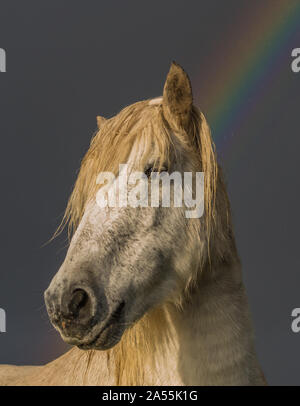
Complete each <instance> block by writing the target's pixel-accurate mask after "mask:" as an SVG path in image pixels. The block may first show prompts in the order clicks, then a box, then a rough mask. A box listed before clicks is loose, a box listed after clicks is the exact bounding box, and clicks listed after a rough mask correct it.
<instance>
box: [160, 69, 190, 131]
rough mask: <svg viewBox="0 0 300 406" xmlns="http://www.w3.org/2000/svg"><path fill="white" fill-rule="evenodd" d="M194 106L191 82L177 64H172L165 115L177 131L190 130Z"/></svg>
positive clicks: (164, 107) (167, 87) (167, 85)
mask: <svg viewBox="0 0 300 406" xmlns="http://www.w3.org/2000/svg"><path fill="white" fill-rule="evenodd" d="M192 106H193V95H192V87H191V82H190V79H189V77H188V75H187V74H186V73H185V71H184V70H183V69H182V67H181V66H180V65H178V64H177V63H176V62H172V65H171V67H170V71H169V73H168V75H167V79H166V83H165V86H164V92H163V102H162V107H163V114H164V117H165V119H166V120H167V121H168V123H169V125H170V126H171V127H173V128H175V129H178V128H179V129H180V128H181V129H184V130H188V128H189V124H190V120H191V112H192Z"/></svg>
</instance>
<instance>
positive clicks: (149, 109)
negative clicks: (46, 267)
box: [55, 100, 232, 385]
mask: <svg viewBox="0 0 300 406" xmlns="http://www.w3.org/2000/svg"><path fill="white" fill-rule="evenodd" d="M171 134H172V135H173V136H174V135H175V137H177V138H178V139H179V140H180V142H181V145H183V146H184V148H186V150H188V151H189V153H190V154H193V155H194V157H196V159H197V160H198V163H199V167H200V168H201V170H202V171H203V172H204V173H205V176H204V179H205V184H204V193H205V194H204V202H205V215H204V218H205V221H204V223H202V224H204V226H205V232H204V233H203V232H202V233H201V234H202V236H203V235H205V238H206V247H207V253H208V257H209V244H210V243H209V241H210V236H212V237H213V238H214V239H216V238H217V237H215V235H218V234H219V237H218V239H219V244H217V248H216V253H217V256H218V257H224V250H226V251H227V252H230V249H229V245H228V244H227V248H224V249H223V248H222V247H225V246H226V243H224V242H225V241H226V239H227V240H230V236H229V238H227V236H226V232H224V228H226V229H228V224H229V223H230V220H229V218H230V213H229V203H228V198H227V194H226V191H225V187H224V185H223V182H222V180H221V178H220V173H219V170H218V165H217V160H216V153H215V146H214V143H213V141H212V138H211V133H210V129H209V126H208V124H207V121H206V119H205V117H204V115H203V113H202V112H200V110H198V108H196V107H194V106H193V108H192V114H191V125H190V131H189V134H187V133H185V132H182V131H181V132H180V131H171V129H170V127H169V125H168V123H167V122H166V120H165V118H164V116H163V112H162V105H161V104H151V103H149V100H146V101H141V102H137V103H135V104H132V105H130V106H128V107H126V108H124V109H123V110H122V111H121V112H120V113H119V114H117V115H116V116H115V117H112V118H110V119H107V120H103V121H102V122H101V126H100V129H99V130H98V131H97V132H96V134H95V135H94V137H93V138H92V140H91V143H90V147H89V149H88V151H87V153H86V155H85V156H84V158H83V160H82V163H81V167H80V171H79V174H78V177H77V180H76V182H75V186H74V189H73V192H72V194H71V196H70V199H69V201H68V204H67V208H66V211H65V214H64V217H63V220H62V222H61V224H60V226H59V228H58V230H57V231H56V234H55V235H57V234H58V233H59V232H61V231H62V230H63V228H64V227H65V226H67V227H68V234H69V237H71V236H72V234H73V233H74V232H75V230H76V228H77V226H78V225H79V223H80V221H81V218H82V216H83V213H84V210H85V207H86V205H87V203H88V202H89V201H90V200H91V199H93V198H94V197H95V195H96V192H97V184H96V178H97V176H98V174H99V173H100V172H103V171H111V172H113V173H115V174H116V173H117V172H118V166H119V163H125V162H127V159H128V157H129V155H130V153H131V151H132V148H133V145H134V144H135V143H136V142H141V143H142V145H143V157H144V158H145V159H146V157H147V152H148V151H149V149H150V147H151V146H152V145H153V142H154V143H155V144H156V146H157V147H158V150H159V161H160V162H159V164H160V163H161V164H163V163H164V162H166V160H168V159H169V156H170V151H171V148H172V146H173V141H172V137H171ZM143 157H142V159H143ZM217 188H218V189H219V190H220V193H221V195H220V196H219V197H218V199H217V198H216V196H217ZM217 200H220V202H219V204H218V202H217ZM218 211H221V212H222V215H221V218H220V219H219V218H218V217H219V216H218V217H217V212H218ZM218 215H219V213H218ZM200 220H201V219H200ZM196 221H197V224H200V222H199V220H198V219H197V220H196ZM193 224H195V223H193ZM229 229H230V227H229ZM213 244H214V245H216V243H215V241H214V242H213ZM230 248H231V251H232V246H231V247H230ZM218 250H219V251H218ZM222 250H223V251H222ZM191 282H195V280H193V277H192V276H191ZM177 305H178V306H180V303H178V304H177ZM170 326H171V323H170V322H169V321H168V312H166V308H165V307H164V306H161V307H160V308H158V309H156V310H154V311H151V312H149V313H148V314H146V315H145V316H144V317H143V318H142V319H141V320H140V321H138V322H137V323H136V324H135V325H134V326H132V327H129V328H128V329H127V330H126V331H125V333H124V335H123V337H122V339H121V341H120V343H119V344H117V345H116V346H115V347H114V348H112V349H111V350H108V351H106V355H107V361H108V362H107V365H108V366H110V367H111V368H113V370H114V375H115V381H116V385H137V384H139V385H142V384H143V381H144V375H143V374H144V370H145V365H146V364H147V363H148V364H149V365H151V368H152V370H155V365H153V364H154V363H155V356H154V354H155V353H157V352H158V351H160V352H161V354H163V353H166V352H167V349H168V348H169V349H170V348H171V345H176V344H174V342H173V343H172V338H171V337H172V335H173V334H171V333H170V328H171V327H170ZM95 357H96V351H88V352H87V356H86V358H85V359H86V361H85V363H84V365H85V368H86V371H87V374H88V371H89V368H90V366H91V365H92V364H93V359H94V358H95ZM156 367H157V366H156Z"/></svg>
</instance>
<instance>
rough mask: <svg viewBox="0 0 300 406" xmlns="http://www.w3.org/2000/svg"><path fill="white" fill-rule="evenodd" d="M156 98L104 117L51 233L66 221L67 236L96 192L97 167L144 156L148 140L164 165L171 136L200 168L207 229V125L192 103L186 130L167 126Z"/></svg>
mask: <svg viewBox="0 0 300 406" xmlns="http://www.w3.org/2000/svg"><path fill="white" fill-rule="evenodd" d="M160 100H161V99H160V98H157V99H152V100H150V102H149V100H146V101H141V102H137V103H135V104H132V105H130V106H128V107H125V108H124V109H123V110H121V112H120V113H119V114H117V115H116V116H114V117H112V118H110V119H108V120H104V122H103V124H102V126H101V128H100V129H99V130H98V131H97V132H96V134H95V135H94V137H93V138H92V140H91V143H90V147H89V149H88V151H87V153H86V155H85V156H84V158H83V160H82V163H81V167H80V171H79V174H78V177H77V180H76V182H75V185H74V188H73V192H72V194H71V196H70V198H69V201H68V205H67V208H66V211H65V215H64V217H63V220H62V223H61V224H60V226H59V228H58V230H57V232H56V233H55V235H57V234H58V233H59V232H61V231H62V230H63V228H64V227H65V226H68V230H69V236H72V234H73V233H74V231H75V230H76V228H77V226H78V225H79V223H80V220H81V218H82V216H83V213H84V210H85V207H86V204H87V203H88V202H89V201H90V200H91V199H93V198H94V197H95V195H96V192H97V184H96V179H97V176H98V175H99V173H100V172H104V171H109V172H113V173H115V174H117V172H118V169H119V164H120V163H126V162H127V161H128V159H129V157H131V158H132V159H133V160H134V158H137V157H138V159H139V160H140V162H141V163H143V162H146V160H147V158H148V157H149V153H150V150H151V148H152V146H153V144H154V145H155V147H156V151H157V161H158V162H156V164H157V165H158V166H160V165H163V164H164V163H165V162H166V161H168V160H169V159H170V151H171V150H172V149H173V150H174V149H175V147H174V142H173V140H174V137H175V138H177V139H178V140H179V142H180V143H181V145H182V146H183V147H184V148H186V149H187V150H188V152H189V153H190V154H191V156H192V155H193V156H194V157H195V158H196V160H198V162H199V165H200V166H199V167H200V168H201V170H202V171H203V172H204V173H205V175H204V176H205V196H204V200H205V217H206V225H207V234H208V235H209V234H210V230H211V228H212V226H213V223H214V222H215V215H216V213H215V198H216V187H217V162H216V156H215V150H214V144H213V141H212V138H211V135H210V129H209V127H208V124H207V122H206V119H205V117H204V115H203V114H202V113H201V112H200V111H199V110H198V109H197V108H196V107H193V110H192V117H191V126H190V134H189V135H187V134H185V133H184V132H180V131H172V130H171V129H170V128H169V126H168V124H167V123H166V121H165V119H164V117H163V113H162V105H161V102H160ZM153 101H154V102H153ZM175 153H176V151H175Z"/></svg>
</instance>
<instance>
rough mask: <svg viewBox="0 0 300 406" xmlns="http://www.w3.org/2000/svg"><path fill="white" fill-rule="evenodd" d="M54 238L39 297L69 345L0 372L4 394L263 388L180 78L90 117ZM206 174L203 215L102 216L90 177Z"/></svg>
mask: <svg viewBox="0 0 300 406" xmlns="http://www.w3.org/2000/svg"><path fill="white" fill-rule="evenodd" d="M97 121H98V129H97V131H96V133H95V135H94V136H93V138H92V140H91V143H90V147H89V149H88V152H87V153H86V155H85V156H84V158H83V160H82V162H81V167H80V171H79V174H78V177H77V180H76V182H75V185H74V189H73V192H72V194H71V196H70V198H69V201H68V204H67V208H66V211H65V215H64V217H63V220H62V223H61V225H60V227H59V229H58V232H60V231H61V230H62V229H63V228H64V227H65V226H66V227H67V228H68V230H69V234H70V244H69V247H68V251H67V254H66V258H65V260H64V262H63V264H62V265H61V267H60V269H59V271H58V272H57V274H56V275H55V276H54V278H53V280H52V282H51V284H50V286H49V287H48V289H47V290H46V292H45V303H46V307H47V310H48V314H49V317H50V320H51V322H52V324H53V326H54V327H55V329H57V330H58V331H59V333H60V334H61V337H62V339H63V340H64V341H65V342H67V343H69V344H71V345H72V346H73V347H72V349H71V350H70V351H68V352H67V353H66V354H64V355H62V356H61V357H59V358H58V359H56V360H54V361H53V362H50V363H48V364H46V365H44V366H37V367H34V366H31V367H28V366H27V367H21V366H7V365H4V366H2V367H1V368H0V383H1V384H2V385H179V386H185V385H226V386H227V385H234V386H235V385H251V386H252V385H265V384H266V381H265V378H264V375H263V372H262V370H261V367H260V365H259V362H258V358H257V355H256V350H255V343H254V333H253V326H252V321H251V315H250V311H249V305H248V301H247V296H246V292H245V287H244V283H243V279H242V270H241V262H240V259H239V256H238V252H237V248H236V243H235V238H234V233H233V225H232V220H231V210H230V204H229V200H228V196H227V192H226V187H225V181H224V176H223V174H222V169H221V167H220V165H219V163H218V162H217V157H216V150H215V145H214V143H213V140H212V137H211V132H210V128H209V125H208V123H207V121H206V118H205V116H204V114H203V113H202V112H201V111H200V110H199V109H198V108H197V107H196V106H195V105H194V104H193V96H192V86H191V82H190V79H189V77H188V75H187V73H186V72H185V71H184V70H183V68H182V67H181V66H180V65H178V64H177V63H175V62H173V63H172V64H171V67H170V70H169V72H168V74H167V77H166V80H165V84H164V87H163V95H162V96H161V97H157V98H154V99H148V100H144V101H140V102H137V103H134V104H132V105H130V106H127V107H125V108H124V109H123V110H121V111H120V112H119V113H118V114H117V115H116V116H114V117H112V118H109V119H105V118H103V117H98V118H97ZM125 163H126V164H128V166H129V167H130V171H140V172H143V173H144V174H146V176H147V177H148V178H149V179H150V180H151V175H150V176H149V174H152V173H154V172H156V173H159V174H161V173H163V172H164V173H171V172H173V171H177V172H179V173H181V174H184V173H186V172H190V173H192V174H195V173H196V172H199V171H200V172H202V173H204V186H203V194H204V196H203V197H204V213H203V215H202V216H199V217H198V218H197V217H196V218H187V217H186V216H185V214H184V213H185V211H184V209H185V208H184V207H175V206H174V204H173V205H172V204H171V205H170V207H162V205H159V206H158V207H141V206H138V207H129V206H124V207H121V206H119V207H118V206H116V207H110V206H108V205H107V206H106V207H100V206H99V205H98V204H97V199H96V196H97V193H98V192H99V190H101V187H103V185H102V186H101V185H100V186H99V182H97V177H98V175H99V173H103V172H110V173H113V174H115V175H116V177H117V178H118V176H120V174H119V172H118V170H119V169H118V168H119V165H120V164H125Z"/></svg>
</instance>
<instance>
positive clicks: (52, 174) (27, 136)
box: [0, 0, 300, 385]
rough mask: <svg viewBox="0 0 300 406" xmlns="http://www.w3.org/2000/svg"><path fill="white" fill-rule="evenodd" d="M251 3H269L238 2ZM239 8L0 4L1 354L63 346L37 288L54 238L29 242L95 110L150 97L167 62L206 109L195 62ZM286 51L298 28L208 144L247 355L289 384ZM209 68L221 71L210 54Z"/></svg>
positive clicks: (44, 220) (213, 1)
mask: <svg viewBox="0 0 300 406" xmlns="http://www.w3.org/2000/svg"><path fill="white" fill-rule="evenodd" d="M275 2H276V1H275ZM262 3H263V4H264V7H265V6H266V4H268V6H269V7H272V1H268V0H266V1H264V2H261V1H257V0H255V1H251V5H253V7H259V4H262ZM273 3H274V2H273ZM245 7H249V1H246V0H235V1H233V0H227V1H226V2H221V1H217V0H209V1H206V0H198V1H186V2H183V1H177V0H172V1H171V0H165V1H156V0H153V1H151V2H146V1H137V0H134V1H116V0H111V1H89V2H82V1H62V0H60V1H58V0H52V1H47V2H40V1H29V0H28V1H26V2H16V1H3V0H0V48H4V49H5V50H6V52H7V73H2V74H0V135H1V160H0V177H1V271H0V307H2V308H4V309H5V310H6V313H7V333H5V334H0V363H16V364H40V363H45V362H48V361H50V360H52V359H53V358H54V357H57V356H58V355H59V354H61V353H62V352H63V351H64V350H65V349H66V348H67V347H66V346H65V345H64V344H63V343H62V341H61V339H60V337H59V336H58V334H57V333H56V332H55V331H54V330H53V328H52V327H51V326H50V323H49V322H48V317H47V314H46V311H45V308H44V305H43V295H42V293H43V291H44V289H45V288H46V287H47V286H48V283H49V281H50V280H51V278H52V277H53V275H54V274H55V273H56V271H57V270H58V267H59V265H60V263H61V262H62V260H63V258H64V255H65V251H66V248H65V247H66V240H65V237H66V236H65V235H63V236H62V237H61V238H58V239H57V240H55V241H54V242H52V243H51V244H49V245H47V246H45V247H42V245H43V244H44V243H45V242H46V241H47V240H48V239H49V238H50V237H51V234H52V233H53V231H54V230H55V227H56V226H57V225H58V222H59V220H60V218H61V215H62V213H63V211H64V208H65V205H66V202H67V198H68V196H69V193H70V191H71V188H72V184H73V182H74V180H75V178H76V171H77V169H78V167H79V164H80V159H81V158H82V156H83V154H84V153H85V151H86V150H87V148H88V145H89V141H90V138H91V136H92V134H93V131H94V130H95V127H96V115H98V114H101V115H104V116H111V115H113V114H115V113H117V112H118V111H119V110H120V109H121V108H122V107H124V106H125V105H128V104H131V103H133V102H135V101H137V100H141V99H145V98H150V97H154V96H157V95H160V94H161V91H162V86H163V83H164V78H165V76H166V73H167V71H168V69H169V65H170V62H171V61H172V60H176V61H177V62H178V63H180V64H181V65H182V66H183V67H184V68H185V70H186V71H187V72H188V73H189V75H190V78H191V81H192V83H193V84H196V89H195V94H196V98H197V103H198V102H199V103H198V104H200V105H203V106H204V107H205V99H206V96H208V95H206V94H202V93H201V89H202V88H203V89H204V88H207V86H206V87H205V86H204V83H205V81H207V80H210V81H211V80H213V78H212V77H209V78H208V77H207V76H205V73H206V72H207V67H208V66H210V64H211V66H214V63H215V60H214V59H213V58H214V55H215V53H216V50H218V49H220V53H221V52H224V49H222V43H223V37H224V36H225V33H227V32H228V29H229V28H230V26H232V25H233V24H235V22H236V21H237V16H239V14H240V13H242V11H243V9H244V8H245ZM241 15H244V14H243V13H242V14H241ZM258 15H259V14H258ZM242 25H243V24H241V26H242ZM224 39H225V37H224ZM235 40H236V41H238V38H236V39H234V38H233V43H232V47H234V46H235V43H234V41H235ZM262 40H263V38H262ZM244 46H245V47H247V41H245V44H244ZM297 47H300V29H299V30H298V32H296V34H295V35H294V36H291V39H290V41H289V42H288V43H286V45H285V48H284V49H283V50H282V55H283V56H282V57H281V60H280V61H281V63H282V64H283V65H282V67H281V69H280V70H278V71H276V72H275V73H274V74H273V76H272V77H271V78H270V77H268V80H269V81H271V82H269V84H268V87H266V89H265V90H264V92H262V94H261V97H260V98H259V99H258V100H257V102H256V104H255V105H254V106H253V105H252V106H251V109H250V108H249V111H248V112H246V114H245V117H244V119H243V120H242V122H241V123H240V125H239V127H238V129H237V130H235V131H234V132H233V133H232V134H231V135H232V136H233V139H232V140H231V141H230V143H229V146H228V147H227V150H226V152H224V151H223V147H222V145H223V144H222V142H221V141H222V140H219V141H218V140H216V144H217V148H218V149H219V152H220V155H221V158H222V162H223V164H224V168H225V174H226V178H227V183H228V190H229V194H230V199H231V204H232V210H233V216H234V224H235V230H236V239H237V244H238V248H239V252H240V256H241V259H242V263H243V273H244V279H245V283H246V287H247V291H248V294H249V300H250V305H251V309H252V312H253V319H254V324H255V329H256V337H257V350H258V354H259V358H260V361H261V364H262V366H263V369H264V371H265V374H266V376H267V379H268V381H269V383H270V384H282V385H284V384H297V385H298V384H299V383H300V362H299V359H300V333H299V334H295V333H293V332H292V331H291V327H290V325H291V311H292V309H294V308H295V307H300V294H299V284H300V273H299V268H300V267H299V265H300V264H299V247H298V245H299V229H300V224H299V215H298V207H299V179H298V172H299V171H298V165H299V147H300V134H299V101H300V73H299V74H298V75H297V74H295V73H293V72H292V71H291V69H290V62H291V59H290V54H291V50H292V49H293V48H297ZM237 60H238V59H237ZM204 67H205V69H204ZM218 69H219V70H220V74H222V63H220V65H219V66H218ZM265 80H267V78H265ZM270 83H271V84H270ZM262 86H263V85H262ZM249 97H250V96H249ZM200 107H201V106H200ZM209 119H210V117H209V116H208V120H209ZM237 119H238V117H237Z"/></svg>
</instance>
